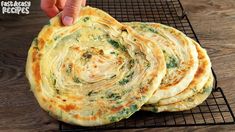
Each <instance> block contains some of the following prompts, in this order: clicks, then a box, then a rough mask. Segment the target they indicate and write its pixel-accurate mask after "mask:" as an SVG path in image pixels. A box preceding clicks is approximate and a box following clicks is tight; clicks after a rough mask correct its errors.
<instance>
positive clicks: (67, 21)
mask: <svg viewBox="0 0 235 132" xmlns="http://www.w3.org/2000/svg"><path fill="white" fill-rule="evenodd" d="M63 23H64V25H66V26H69V25H72V24H73V18H72V17H70V16H65V17H64V19H63Z"/></svg>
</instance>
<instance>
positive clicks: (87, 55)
mask: <svg viewBox="0 0 235 132" xmlns="http://www.w3.org/2000/svg"><path fill="white" fill-rule="evenodd" d="M82 56H83V57H84V58H86V59H90V58H91V57H92V55H91V54H90V53H88V52H85V53H84V54H83V55H82Z"/></svg>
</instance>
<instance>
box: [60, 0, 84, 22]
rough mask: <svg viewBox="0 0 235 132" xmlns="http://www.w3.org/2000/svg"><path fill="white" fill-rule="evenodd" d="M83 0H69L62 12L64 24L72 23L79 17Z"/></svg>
mask: <svg viewBox="0 0 235 132" xmlns="http://www.w3.org/2000/svg"><path fill="white" fill-rule="evenodd" d="M82 2H83V0H67V1H66V3H65V6H64V10H63V12H62V22H63V24H64V25H66V26H69V25H72V24H73V22H74V21H75V20H76V19H77V17H78V15H79V12H80V9H81V5H82Z"/></svg>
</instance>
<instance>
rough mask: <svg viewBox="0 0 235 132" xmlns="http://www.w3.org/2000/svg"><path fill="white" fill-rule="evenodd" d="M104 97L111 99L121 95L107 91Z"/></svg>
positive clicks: (119, 97) (118, 97) (116, 98)
mask: <svg viewBox="0 0 235 132" xmlns="http://www.w3.org/2000/svg"><path fill="white" fill-rule="evenodd" d="M106 98H107V99H111V100H118V99H121V96H120V95H119V94H118V93H113V92H107V93H106Z"/></svg>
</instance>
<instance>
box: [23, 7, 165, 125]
mask: <svg viewBox="0 0 235 132" xmlns="http://www.w3.org/2000/svg"><path fill="white" fill-rule="evenodd" d="M86 16H89V17H90V18H92V19H93V18H94V20H95V21H96V22H97V23H102V24H103V25H107V26H108V27H109V29H110V30H112V31H113V32H114V33H120V32H122V31H123V30H124V31H125V30H126V31H127V32H128V36H127V37H131V38H133V39H136V42H130V43H133V46H136V48H139V50H141V51H143V55H145V56H146V59H147V60H149V61H150V60H151V59H152V58H154V59H152V61H150V62H151V66H150V70H148V71H147V72H146V73H145V74H146V78H143V80H145V81H146V80H147V79H149V80H148V82H147V81H146V82H143V86H138V87H137V86H135V87H133V88H132V89H133V93H132V94H130V95H133V96H127V95H128V94H129V93H127V94H126V96H124V97H125V98H126V100H124V102H123V103H122V104H118V105H117V107H113V108H111V106H112V105H113V104H114V103H116V102H114V101H110V102H109V103H107V102H105V101H106V100H104V99H97V100H96V101H95V103H94V102H92V101H91V102H92V103H87V102H88V101H89V100H92V97H87V95H90V94H92V91H91V92H89V93H86V94H81V93H76V90H78V89H73V88H72V87H73V85H71V88H69V89H68V90H62V93H60V92H61V91H59V90H56V89H51V88H50V87H52V86H51V85H53V83H57V82H53V81H54V80H52V81H51V78H49V77H48V75H49V73H48V72H49V71H47V72H45V70H48V69H49V68H50V66H51V67H53V66H54V67H55V66H57V65H59V64H58V63H55V64H53V65H51V64H50V65H49V64H48V63H49V62H50V61H52V60H49V59H52V58H50V56H48V57H47V56H45V55H46V54H48V53H47V52H48V51H51V50H52V49H53V48H54V47H53V46H54V45H55V43H56V40H55V39H56V38H55V35H56V34H59V35H62V36H63V35H66V33H71V34H73V33H74V32H75V31H77V30H79V29H82V28H83V27H82V24H75V25H73V26H72V27H65V26H63V25H62V24H61V21H60V19H59V16H56V17H54V18H52V19H51V20H50V23H49V24H48V25H46V26H44V28H43V29H42V31H41V32H40V33H39V35H38V37H37V39H35V41H34V42H33V43H32V46H31V48H30V50H29V52H28V59H27V65H26V74H27V77H28V79H29V82H30V84H31V88H32V91H33V92H34V95H35V97H36V98H37V100H38V102H39V104H40V106H41V107H42V108H43V109H44V110H46V111H48V112H49V113H50V114H51V115H52V116H54V117H56V118H57V119H59V120H61V121H64V122H67V123H70V124H78V125H83V126H96V125H103V124H107V123H111V122H116V121H119V120H121V119H123V118H127V117H129V116H130V115H131V114H133V113H134V112H135V111H137V110H139V109H140V107H141V106H142V105H143V104H144V103H145V102H147V100H148V99H149V98H150V97H151V95H152V94H153V92H154V91H155V90H156V88H157V87H158V86H159V85H160V82H161V79H162V78H163V76H164V74H165V69H166V67H165V60H164V59H163V58H164V56H163V53H162V51H161V50H160V48H159V47H158V46H156V44H155V43H154V42H152V41H151V40H148V39H145V38H144V37H142V36H139V35H138V34H137V33H135V31H134V30H132V29H131V28H129V27H127V26H125V25H122V24H121V23H119V22H118V21H116V20H115V19H114V18H112V17H111V16H109V15H108V14H107V13H105V12H103V11H101V10H98V9H96V8H91V7H84V8H83V9H82V10H81V12H80V18H84V17H86ZM80 22H81V19H78V20H77V22H75V23H80ZM83 26H84V24H83ZM62 49H64V48H62ZM69 49H72V50H73V51H74V52H76V53H77V54H79V53H83V52H84V51H82V49H81V48H79V47H70V48H69ZM62 52H65V51H62ZM92 52H95V53H96V54H100V55H101V56H102V52H99V51H97V52H96V51H92ZM139 56H140V55H139ZM104 58H109V57H104ZM47 59H48V60H49V61H48V60H47ZM65 61H66V63H67V64H68V65H65V64H61V71H62V72H66V69H65V68H66V67H69V68H70V70H73V69H76V74H78V75H79V74H80V73H81V72H82V68H80V67H77V68H76V66H75V63H74V62H72V61H71V60H69V59H68V60H65ZM97 61H98V63H100V64H103V63H104V62H103V60H99V59H97ZM119 63H120V64H122V63H124V62H123V61H122V59H119V61H118V64H119ZM93 66H94V67H97V65H93ZM93 73H94V72H93ZM47 74H48V75H47ZM50 75H51V74H50ZM93 76H94V75H93ZM156 76H157V77H156ZM91 78H92V77H91ZM68 79H71V78H70V77H68ZM65 81H66V80H65ZM47 83H48V84H47ZM59 83H62V84H63V81H61V82H59ZM138 83H140V82H138ZM83 85H84V84H82V85H81V86H83ZM92 85H93V84H92V83H91V86H92ZM84 86H86V85H84ZM105 87H107V88H109V84H107V85H105ZM79 88H81V87H80V84H79ZM85 90H86V89H84V91H85ZM94 90H102V87H97V88H96V89H94ZM104 90H106V88H105V89H104ZM124 94H125V93H124ZM110 96H114V95H110ZM118 98H120V97H118ZM93 101H94V100H93ZM88 107H90V108H88ZM94 107H95V108H94ZM91 109H95V110H96V111H95V112H94V113H91V114H90V113H89V114H87V113H86V112H87V111H89V110H91ZM126 110H128V111H126ZM120 112H121V116H120V117H117V114H120ZM122 112H123V113H122ZM110 117H114V118H115V119H113V118H111V119H109V118H110Z"/></svg>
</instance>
